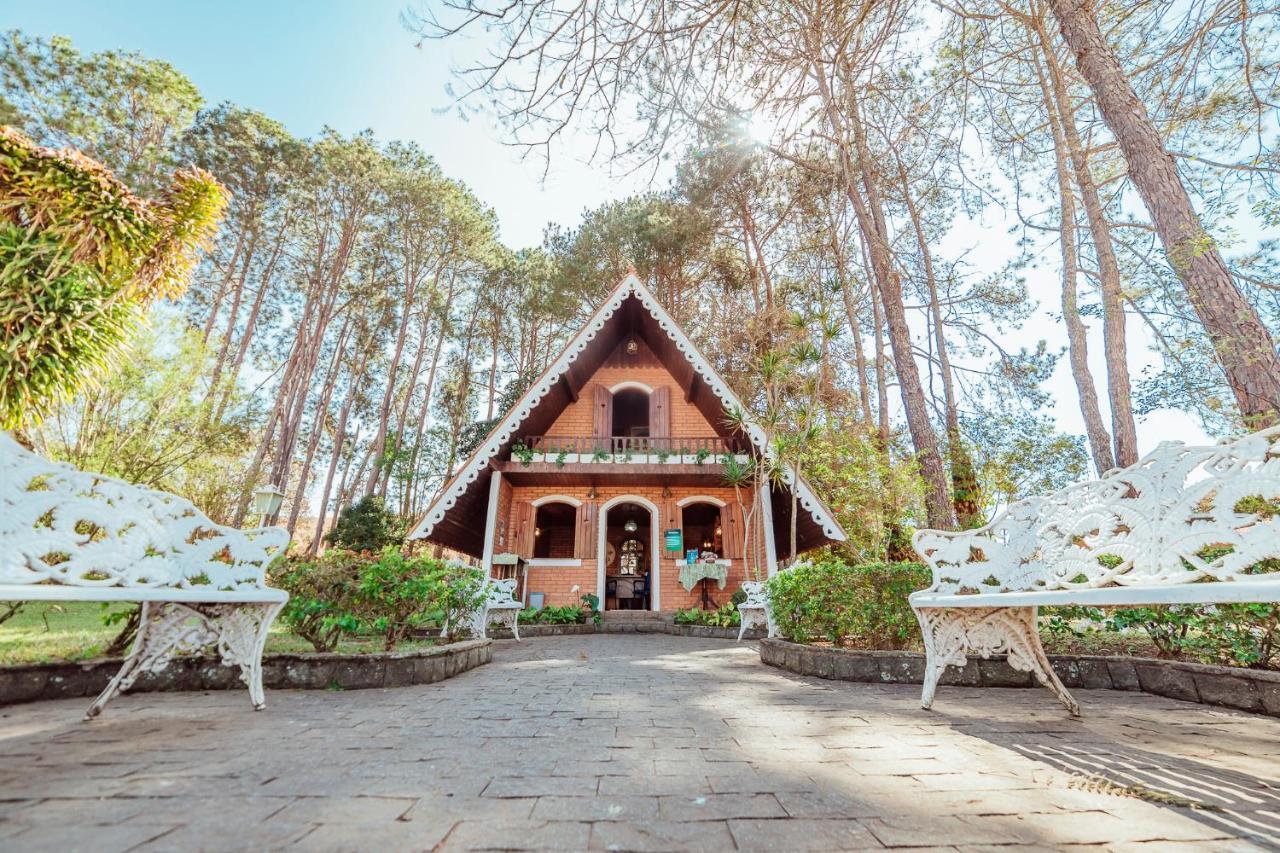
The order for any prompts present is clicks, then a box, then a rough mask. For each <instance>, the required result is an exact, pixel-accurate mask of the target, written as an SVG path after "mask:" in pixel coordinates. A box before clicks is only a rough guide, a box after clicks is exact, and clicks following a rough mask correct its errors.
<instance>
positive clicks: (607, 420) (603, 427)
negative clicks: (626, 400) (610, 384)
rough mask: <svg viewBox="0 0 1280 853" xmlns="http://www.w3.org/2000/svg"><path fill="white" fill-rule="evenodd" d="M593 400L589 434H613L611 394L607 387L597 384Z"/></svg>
mask: <svg viewBox="0 0 1280 853" xmlns="http://www.w3.org/2000/svg"><path fill="white" fill-rule="evenodd" d="M593 402H594V404H595V409H594V411H593V414H592V420H591V434H592V435H593V436H595V437H596V438H602V437H608V436H610V435H612V434H613V395H612V394H611V393H609V389H608V388H606V387H604V386H603V385H597V386H596V390H595V396H594V398H593ZM606 449H607V448H606Z"/></svg>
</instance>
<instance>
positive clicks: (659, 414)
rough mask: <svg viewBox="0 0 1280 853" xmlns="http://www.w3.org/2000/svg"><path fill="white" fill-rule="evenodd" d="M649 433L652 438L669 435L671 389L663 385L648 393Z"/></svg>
mask: <svg viewBox="0 0 1280 853" xmlns="http://www.w3.org/2000/svg"><path fill="white" fill-rule="evenodd" d="M649 435H651V436H653V437H654V438H666V437H667V436H669V435H671V389H670V388H668V387H667V386H665V385H664V386H662V387H661V388H657V389H655V390H654V392H653V393H652V394H650V395H649Z"/></svg>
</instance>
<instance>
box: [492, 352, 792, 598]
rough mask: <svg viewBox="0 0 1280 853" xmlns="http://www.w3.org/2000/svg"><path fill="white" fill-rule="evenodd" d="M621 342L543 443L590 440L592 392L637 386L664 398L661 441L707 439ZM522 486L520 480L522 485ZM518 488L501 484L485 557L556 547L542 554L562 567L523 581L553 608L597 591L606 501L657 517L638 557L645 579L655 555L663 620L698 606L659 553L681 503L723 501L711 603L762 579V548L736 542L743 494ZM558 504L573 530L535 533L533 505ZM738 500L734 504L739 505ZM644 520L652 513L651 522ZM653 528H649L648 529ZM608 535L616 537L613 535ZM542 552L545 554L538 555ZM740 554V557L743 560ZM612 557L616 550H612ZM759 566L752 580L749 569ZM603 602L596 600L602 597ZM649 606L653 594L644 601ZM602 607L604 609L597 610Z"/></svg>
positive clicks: (649, 364) (679, 401)
mask: <svg viewBox="0 0 1280 853" xmlns="http://www.w3.org/2000/svg"><path fill="white" fill-rule="evenodd" d="M626 350H627V341H625V340H624V341H622V342H620V343H619V346H618V349H617V350H616V351H615V353H614V354H613V355H612V356H610V358H609V359H608V360H607V361H606V362H605V363H604V364H603V365H602V366H601V367H600V368H598V369H597V370H596V372H595V373H594V374H593V375H592V376H591V377H590V379H588V380H587V382H586V383H585V384H584V386H583V388H582V391H581V393H580V395H579V398H578V400H577V401H576V402H573V403H571V404H569V405H568V406H567V407H566V408H565V409H564V411H563V412H562V413H561V414H560V415H559V417H558V418H557V419H556V420H555V421H554V423H553V425H552V426H551V427H550V428H549V429H548V430H547V436H548V437H557V438H573V437H589V436H592V435H596V434H598V430H599V428H600V420H599V418H598V414H597V412H596V410H595V407H596V405H598V403H597V401H598V400H599V399H600V398H599V396H598V393H597V391H596V389H597V388H603V389H606V391H607V390H608V389H613V388H615V387H616V386H618V385H619V384H621V383H627V382H630V383H640V384H643V385H644V386H647V387H648V388H649V389H652V392H653V393H659V391H660V389H666V390H665V391H664V392H662V393H663V394H664V396H663V397H662V398H661V399H662V400H663V401H664V404H665V406H666V414H665V418H666V421H665V423H664V425H662V426H661V427H659V430H655V432H657V431H661V434H666V435H670V436H671V437H674V438H685V437H687V438H710V437H714V436H715V435H716V434H717V432H718V431H717V430H716V429H715V428H714V427H713V426H712V425H711V424H710V423H708V421H707V419H706V418H705V417H704V416H703V414H702V413H701V412H700V411H699V410H698V409H697V408H695V407H694V406H693V405H692V404H690V403H688V402H686V401H685V398H684V393H683V390H682V389H681V387H680V385H679V383H678V382H677V381H676V379H675V377H674V376H672V374H671V373H670V372H669V371H668V370H667V369H666V367H664V366H663V365H662V364H661V363H660V362H659V361H658V360H657V359H656V358H655V357H654V356H653V354H652V353H651V352H650V351H649V350H648V348H647V347H645V346H644V345H643V343H642V342H641V343H639V345H638V346H637V347H636V352H634V353H627V352H626ZM529 478H530V477H529V476H526V477H525V478H523V480H524V481H527V480H528V479H529ZM524 481H522V483H521V484H520V485H515V486H513V485H512V484H511V483H510V481H509V480H506V479H504V480H503V481H502V484H501V486H500V488H499V504H498V509H497V515H496V519H495V530H494V546H493V551H494V553H502V552H514V553H516V554H519V555H520V556H522V557H526V558H530V557H532V556H533V554H534V549H535V547H536V541H537V540H538V538H539V537H540V536H541V535H549V536H553V537H556V538H557V541H556V542H554V543H551V544H550V546H549V549H550V550H551V552H552V554H553V556H554V555H559V554H566V555H569V554H571V555H572V556H571V557H565V558H561V562H562V563H565V564H562V565H555V566H536V565H535V566H531V567H530V568H529V573H528V591H529V592H540V593H542V594H543V596H544V604H546V605H548V606H561V605H566V604H577V603H578V602H579V601H580V598H581V596H582V595H585V594H587V593H591V594H596V595H600V594H601V591H600V590H598V589H597V585H598V578H599V573H598V566H599V554H600V550H601V549H600V545H599V543H600V536H601V531H602V529H603V530H604V531H606V533H607V532H608V527H607V525H606V526H605V527H603V528H602V526H601V522H602V518H601V516H602V515H607V513H606V512H605V510H604V508H605V506H606V505H607V504H609V503H610V502H614V501H615V499H618V498H623V497H630V498H635V499H636V501H634V502H636V503H640V504H642V505H643V504H644V502H646V501H647V502H648V503H649V504H652V505H653V506H654V507H656V509H657V516H658V517H657V519H656V520H651V521H650V522H649V524H650V525H651V526H650V529H649V531H648V537H647V541H646V542H645V553H644V556H643V560H642V562H641V567H642V571H648V572H650V573H651V574H652V571H653V553H652V549H653V543H654V541H655V539H656V541H657V548H658V554H659V566H658V572H657V575H658V580H657V587H658V596H657V598H658V609H661V610H664V611H670V610H675V609H676V608H687V607H692V606H695V605H696V604H698V603H700V601H701V591H700V590H699V589H698V588H697V587H695V588H694V589H693V590H692V591H689V590H685V589H684V588H683V587H682V586H681V585H680V583H679V567H678V565H677V563H678V562H682V561H683V560H684V552H683V551H681V552H668V551H666V550H665V540H664V536H663V534H664V531H666V530H668V529H672V528H680V529H681V530H683V529H684V524H683V521H684V518H683V509H682V507H681V506H680V502H681V501H682V500H683V499H685V498H691V497H698V496H702V497H709V498H713V499H716V500H718V501H721V502H723V504H724V506H723V507H722V508H721V509H720V527H721V537H720V545H721V548H720V555H721V556H722V557H726V558H728V559H729V560H730V563H731V565H730V571H729V579H728V583H727V584H726V586H725V589H724V590H723V591H722V590H720V589H718V587H717V586H716V585H715V584H714V583H712V584H711V595H712V598H713V599H714V600H715V601H716V603H718V604H724V603H727V602H728V601H729V598H730V596H731V595H732V594H733V592H734V591H735V590H736V589H738V587H740V586H741V585H742V582H743V581H744V580H750V579H757V578H756V577H755V576H756V575H757V574H763V572H764V568H763V567H764V566H765V565H766V561H765V559H764V550H763V541H758V542H754V543H749V544H747V543H744V541H743V535H744V534H743V531H744V529H745V514H746V512H748V511H749V510H750V506H751V496H750V495H749V494H747V493H743V494H742V495H736V494H735V492H734V490H733V488H732V487H728V486H722V485H715V486H707V485H687V484H681V483H679V482H678V481H677V478H675V477H673V478H672V482H670V483H669V484H667V485H645V486H626V485H600V486H593V485H591V484H590V483H589V482H581V483H579V484H574V485H566V484H564V483H563V482H560V483H547V484H546V485H533V484H528V483H527V482H524ZM557 495H559V496H564V497H567V498H570V499H572V502H577V503H579V504H580V506H578V507H577V509H576V512H575V518H576V524H575V525H574V530H573V531H572V536H570V535H569V531H567V530H564V531H561V530H556V531H542V530H540V529H539V530H535V526H536V519H537V507H536V506H535V502H537V501H539V499H540V498H546V497H550V496H557ZM739 498H740V499H741V502H742V504H745V507H744V506H743V505H740V503H739ZM650 516H651V519H652V513H650ZM653 525H656V527H655V526H653ZM753 526H754V527H755V528H756V531H757V536H756V538H757V539H759V540H762V539H763V537H762V535H761V534H760V533H759V531H760V529H761V525H759V524H758V523H754V519H753ZM616 535H617V531H615V536H616ZM700 544H701V543H685V547H698V546H699V545H700ZM544 547H548V546H544ZM744 547H745V550H746V553H745V554H744V553H743V551H744ZM606 550H607V549H606ZM615 550H616V544H615ZM754 566H759V567H760V569H759V572H756V571H754V570H752V569H749V568H748V567H754ZM617 570H618V561H617V556H616V554H615V558H614V561H613V562H612V564H610V565H608V566H606V573H607V574H616V573H617ZM602 597H603V596H602ZM650 602H651V603H652V593H651V594H650ZM606 606H608V605H607V604H606Z"/></svg>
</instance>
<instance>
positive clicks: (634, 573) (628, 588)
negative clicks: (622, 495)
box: [600, 500, 656, 610]
mask: <svg viewBox="0 0 1280 853" xmlns="http://www.w3.org/2000/svg"><path fill="white" fill-rule="evenodd" d="M653 513H654V510H653V509H652V508H651V507H650V506H646V505H645V504H642V503H639V502H638V501H637V502H633V501H627V500H621V501H619V502H618V503H614V504H612V505H609V506H607V508H606V509H605V510H604V514H603V517H602V518H601V522H600V525H601V527H602V528H603V530H602V535H601V542H602V548H601V550H602V551H603V552H604V553H603V571H602V572H601V574H602V575H603V576H604V590H605V594H604V596H603V600H602V601H601V602H600V606H601V608H602V609H604V610H649V609H652V607H653V584H654V582H655V581H656V578H655V576H654V571H653V566H654V550H653V547H654V546H653V538H654V532H655V530H656V528H655V527H654V523H655V522H654V517H653Z"/></svg>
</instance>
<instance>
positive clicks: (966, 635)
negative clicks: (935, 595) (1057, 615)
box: [916, 607, 1080, 717]
mask: <svg viewBox="0 0 1280 853" xmlns="http://www.w3.org/2000/svg"><path fill="white" fill-rule="evenodd" d="M1036 616H1037V613H1036V608H1034V607H957V608H952V609H940V608H918V609H916V618H917V619H918V620H919V621H920V630H921V633H922V634H923V635H924V649H925V672H924V689H923V690H922V691H921V695H920V706H921V707H922V708H925V709H928V708H930V707H931V706H932V705H933V695H934V691H935V690H936V689H937V686H938V681H939V680H940V679H941V678H942V674H943V672H945V671H946V668H947V667H948V666H964V665H965V663H967V662H968V655H969V654H977V655H980V656H981V657H983V658H989V657H991V656H992V655H997V654H1005V655H1007V656H1008V661H1009V666H1011V667H1013V668H1014V669H1018V670H1022V671H1023V672H1030V673H1031V674H1032V675H1034V676H1035V677H1036V680H1037V681H1039V682H1040V683H1041V684H1042V685H1044V686H1045V687H1047V688H1049V690H1050V691H1052V692H1053V694H1054V695H1055V696H1057V697H1058V699H1059V701H1061V702H1062V704H1063V705H1065V706H1066V708H1067V710H1068V711H1069V712H1070V713H1071V716H1073V717H1078V716H1080V705H1079V704H1078V703H1077V702H1076V700H1075V699H1074V698H1073V697H1072V695H1071V694H1070V693H1068V692H1067V688H1066V687H1064V686H1063V685H1062V682H1061V681H1059V680H1058V676H1057V674H1056V673H1055V672H1054V671H1053V666H1052V665H1051V664H1050V663H1049V658H1048V657H1047V656H1046V655H1045V653H1044V647H1043V646H1042V645H1041V644H1040V632H1039V630H1038V628H1037V626H1036Z"/></svg>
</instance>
